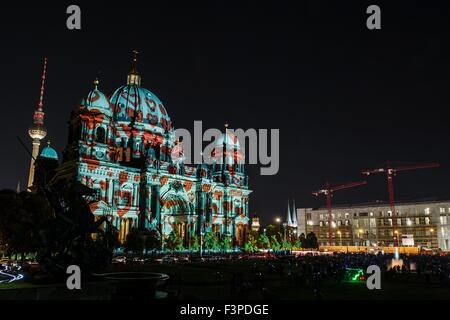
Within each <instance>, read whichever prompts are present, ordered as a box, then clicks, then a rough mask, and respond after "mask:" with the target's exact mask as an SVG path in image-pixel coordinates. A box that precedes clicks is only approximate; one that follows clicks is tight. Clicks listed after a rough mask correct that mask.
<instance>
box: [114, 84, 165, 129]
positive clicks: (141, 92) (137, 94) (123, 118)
mask: <svg viewBox="0 0 450 320" xmlns="http://www.w3.org/2000/svg"><path fill="white" fill-rule="evenodd" d="M110 101H111V106H112V108H113V110H114V120H115V121H117V122H126V124H127V125H128V124H130V123H134V124H135V125H136V124H143V125H144V129H149V130H152V131H154V130H155V129H157V131H160V132H161V133H163V132H165V131H170V129H171V121H170V117H169V115H168V114H167V111H166V109H165V108H164V106H163V104H162V102H161V100H159V99H158V97H157V96H156V95H155V94H153V93H152V92H150V91H149V90H147V89H144V88H142V87H140V86H139V85H137V84H127V85H125V86H122V87H120V88H118V89H117V90H116V91H115V92H114V93H113V94H112V96H111V99H110ZM158 129H159V130H158Z"/></svg>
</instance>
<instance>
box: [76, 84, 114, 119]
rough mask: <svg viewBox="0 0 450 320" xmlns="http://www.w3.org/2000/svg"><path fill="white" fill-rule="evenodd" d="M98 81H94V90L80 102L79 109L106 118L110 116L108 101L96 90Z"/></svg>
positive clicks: (110, 110)
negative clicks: (99, 114)
mask: <svg viewBox="0 0 450 320" xmlns="http://www.w3.org/2000/svg"><path fill="white" fill-rule="evenodd" d="M98 84H99V81H98V80H97V79H95V81H94V90H91V91H90V92H89V93H88V94H87V96H86V97H85V98H83V100H82V101H81V105H80V109H87V110H89V111H92V112H98V113H102V114H104V115H106V116H108V117H111V116H112V109H111V105H110V103H109V99H108V98H107V97H106V95H105V94H103V92H101V91H100V90H98Z"/></svg>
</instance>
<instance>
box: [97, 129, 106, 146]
mask: <svg viewBox="0 0 450 320" xmlns="http://www.w3.org/2000/svg"><path fill="white" fill-rule="evenodd" d="M95 140H96V141H97V142H99V143H105V140H106V132H105V128H103V127H98V128H97V131H96V134H95Z"/></svg>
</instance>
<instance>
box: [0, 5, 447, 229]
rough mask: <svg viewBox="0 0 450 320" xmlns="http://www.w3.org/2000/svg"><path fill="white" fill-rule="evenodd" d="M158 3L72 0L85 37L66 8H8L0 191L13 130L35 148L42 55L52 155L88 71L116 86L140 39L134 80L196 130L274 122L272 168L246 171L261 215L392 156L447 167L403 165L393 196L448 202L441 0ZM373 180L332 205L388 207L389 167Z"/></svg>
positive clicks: (18, 151)
mask: <svg viewBox="0 0 450 320" xmlns="http://www.w3.org/2000/svg"><path fill="white" fill-rule="evenodd" d="M91 2H92V1H91ZM159 2H163V1H159ZM159 2H158V4H152V2H150V1H145V2H142V1H139V2H136V1H126V2H121V3H120V4H119V3H114V4H113V3H112V2H111V1H109V2H96V4H93V3H89V2H86V3H84V2H79V1H77V2H75V3H76V4H78V5H80V7H81V10H82V30H81V31H70V30H68V29H67V28H66V18H67V15H66V7H67V6H68V5H70V4H73V3H62V4H60V3H58V4H55V1H53V2H50V1H49V2H48V4H47V5H43V4H41V3H40V4H39V6H38V4H37V3H36V2H35V3H34V5H31V4H30V5H28V6H25V5H24V4H22V3H21V2H20V3H19V2H17V4H16V7H11V6H14V4H8V5H6V4H2V20H0V28H1V29H0V30H1V31H0V32H1V39H2V50H1V51H0V55H1V59H0V61H1V62H0V64H1V77H0V87H1V88H2V90H1V120H2V127H3V130H2V132H3V137H2V139H1V142H0V146H1V154H2V157H1V162H0V164H1V167H0V177H1V178H0V188H12V189H15V187H16V185H17V181H18V180H20V182H21V184H22V187H25V185H26V177H27V173H28V165H29V156H28V155H27V153H26V151H25V150H24V149H23V147H22V146H21V145H20V144H19V142H18V141H17V138H16V136H20V137H21V139H22V140H24V141H25V142H26V143H27V145H29V147H30V148H31V141H30V138H29V137H28V134H27V129H28V127H29V126H30V125H31V124H32V116H33V111H34V109H35V107H36V104H37V99H38V94H39V87H40V75H41V71H42V61H43V58H44V57H45V56H47V57H48V59H49V64H48V74H47V83H46V93H45V101H44V111H45V113H46V114H45V125H46V127H47V129H48V138H49V139H50V140H51V141H52V145H53V146H54V147H55V148H56V149H57V150H58V151H59V152H61V151H62V149H63V148H64V146H65V144H66V141H67V127H68V126H67V121H68V119H69V116H70V112H71V110H72V109H73V108H75V107H76V106H77V104H78V103H79V101H80V99H81V98H82V97H83V95H85V94H86V93H87V92H88V91H89V90H90V89H91V88H92V81H93V80H94V78H95V77H97V76H98V77H99V79H100V90H102V91H103V92H105V93H106V94H111V93H112V91H113V90H115V89H116V88H117V87H119V86H121V85H123V84H124V83H125V81H126V74H127V72H128V70H129V68H130V60H131V59H130V52H131V50H132V49H134V48H137V49H138V50H140V52H141V55H140V61H139V70H140V73H141V75H142V86H143V87H145V88H147V89H149V90H150V91H152V92H153V93H155V94H156V95H157V96H158V97H159V98H160V99H161V100H162V101H163V103H164V105H165V107H166V109H167V111H168V113H169V115H170V117H171V119H172V120H173V123H174V125H175V127H177V128H187V129H191V128H192V127H193V121H194V120H202V121H203V127H204V129H206V128H222V127H223V123H224V122H226V121H228V122H229V123H230V127H231V128H243V129H247V128H256V129H258V128H267V129H270V128H277V129H280V137H281V150H280V171H279V173H278V174H277V175H276V176H260V175H259V167H258V166H250V167H248V173H249V176H250V187H251V189H253V190H254V193H253V194H252V196H251V201H250V204H251V207H250V209H251V215H253V214H254V213H257V214H258V215H260V216H261V217H262V218H263V220H264V222H269V221H273V219H274V217H275V216H278V215H281V216H283V217H284V215H285V212H286V203H287V199H288V198H291V199H294V198H295V200H296V204H297V206H298V207H310V206H317V205H323V204H324V202H325V201H324V199H323V198H320V199H316V198H315V197H314V196H312V195H311V191H313V190H315V189H318V188H319V187H320V186H321V185H322V184H323V183H324V182H325V181H331V182H334V183H344V182H349V181H357V180H363V179H364V177H363V176H361V175H360V173H359V172H360V170H361V169H366V168H371V167H376V166H380V165H382V164H383V163H384V162H385V161H386V160H391V161H393V162H394V164H410V163H421V162H429V161H438V162H440V163H441V168H438V169H427V170H420V171H411V172H406V173H401V174H399V175H398V176H397V177H396V180H395V191H396V197H397V199H398V200H401V199H405V200H406V199H415V198H423V197H433V196H437V197H446V196H449V195H450V194H449V181H450V152H449V138H450V133H449V128H450V119H449V117H447V113H446V111H447V109H448V108H450V94H449V92H450V90H449V88H450V34H449V30H450V28H449V26H450V9H449V8H448V7H447V6H446V5H444V3H445V2H444V1H443V2H437V1H431V2H429V1H427V2H424V1H420V2H417V3H416V4H414V3H413V2H411V1H395V4H392V3H391V4H389V3H388V2H379V1H376V2H375V1H371V2H366V1H358V2H357V1H329V2H326V1H318V0H312V1H295V2H292V3H281V2H279V1H276V2H275V1H274V2H273V3H272V4H271V5H267V4H262V3H260V1H252V2H249V3H248V4H246V5H243V4H242V2H232V1H228V2H227V5H224V4H212V3H209V2H210V1H208V2H206V1H205V2H198V1H195V2H194V1H190V2H189V3H188V4H184V5H181V4H179V5H178V6H176V5H175V3H173V2H169V4H170V5H169V4H167V5H164V4H161V3H159ZM164 2H165V1H164ZM391 2H392V1H391ZM194 3H195V4H194ZM294 3H295V4H296V5H295V6H294ZM370 4H378V5H380V7H381V10H382V30H376V31H370V30H368V29H367V28H366V18H367V16H368V15H367V14H366V13H365V11H366V8H367V6H368V5H370ZM60 155H61V153H60ZM368 181H369V185H367V186H364V187H360V188H355V189H352V190H345V191H341V192H339V193H336V195H335V197H334V199H333V201H334V202H335V203H350V202H366V201H373V200H377V199H381V200H386V199H387V197H388V195H387V185H386V178H385V176H383V175H379V176H374V177H370V178H369V179H368Z"/></svg>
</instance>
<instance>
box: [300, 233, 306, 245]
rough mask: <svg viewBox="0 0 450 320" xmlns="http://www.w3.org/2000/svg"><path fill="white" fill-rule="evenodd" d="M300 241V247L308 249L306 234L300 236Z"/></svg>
mask: <svg viewBox="0 0 450 320" xmlns="http://www.w3.org/2000/svg"><path fill="white" fill-rule="evenodd" d="M298 240H299V241H300V246H301V247H302V248H306V247H307V241H306V237H305V234H304V233H303V232H302V234H301V235H300V238H299V239H298Z"/></svg>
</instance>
